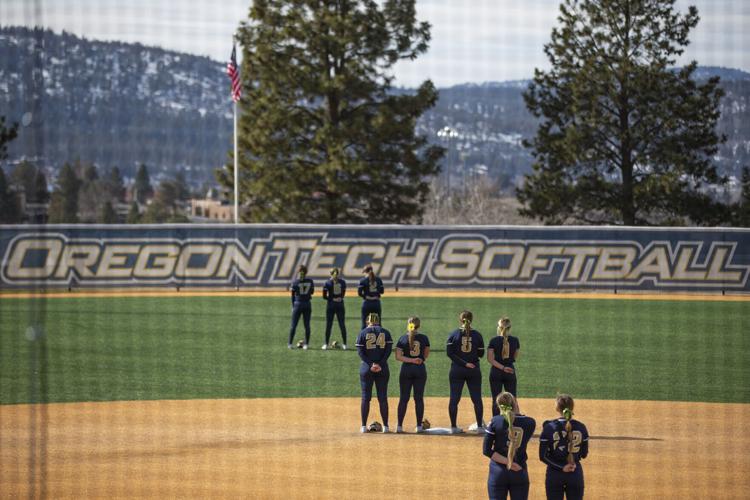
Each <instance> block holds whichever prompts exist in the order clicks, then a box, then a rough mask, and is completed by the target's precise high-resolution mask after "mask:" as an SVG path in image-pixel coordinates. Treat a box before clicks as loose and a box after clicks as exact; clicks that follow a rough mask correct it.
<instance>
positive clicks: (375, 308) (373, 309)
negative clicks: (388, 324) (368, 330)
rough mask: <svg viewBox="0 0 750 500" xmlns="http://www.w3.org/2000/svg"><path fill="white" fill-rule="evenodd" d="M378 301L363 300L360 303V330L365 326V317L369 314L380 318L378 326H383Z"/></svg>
mask: <svg viewBox="0 0 750 500" xmlns="http://www.w3.org/2000/svg"><path fill="white" fill-rule="evenodd" d="M380 309H381V308H380V301H379V300H363V301H362V330H364V329H365V327H366V326H367V315H368V314H370V313H377V314H378V317H379V318H380V324H381V325H382V324H383V315H382V313H381V310H380Z"/></svg>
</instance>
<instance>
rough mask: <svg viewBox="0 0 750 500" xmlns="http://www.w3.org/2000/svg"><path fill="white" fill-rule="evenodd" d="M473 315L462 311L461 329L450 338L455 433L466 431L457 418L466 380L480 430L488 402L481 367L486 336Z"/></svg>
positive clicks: (451, 410)
mask: <svg viewBox="0 0 750 500" xmlns="http://www.w3.org/2000/svg"><path fill="white" fill-rule="evenodd" d="M473 318H474V315H473V314H471V311H462V312H461V314H460V315H459V317H458V319H459V321H460V323H461V328H460V329H457V330H455V331H454V332H453V333H451V335H450V337H448V345H447V349H446V351H447V353H448V357H449V358H451V361H452V363H451V369H450V373H449V375H448V380H449V381H450V402H449V403H448V415H449V416H450V419H451V433H453V434H458V433H460V432H463V431H462V430H461V429H460V428H459V427H458V425H457V424H456V420H457V418H458V403H459V401H461V392H462V391H463V389H464V383H465V384H466V385H467V386H468V388H469V395H470V396H471V401H472V403H474V415H475V416H476V419H477V431H478V432H479V431H481V430H482V428H483V421H482V414H483V413H484V405H483V404H482V372H481V370H480V369H479V358H481V357H482V356H484V339H483V338H482V334H480V333H479V332H478V331H476V330H474V329H472V328H471V322H472V321H473Z"/></svg>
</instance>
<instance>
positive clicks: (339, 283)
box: [323, 267, 346, 350]
mask: <svg viewBox="0 0 750 500" xmlns="http://www.w3.org/2000/svg"><path fill="white" fill-rule="evenodd" d="M344 295H346V281H344V280H343V279H342V278H339V268H338V267H334V268H333V269H331V279H329V280H328V281H326V282H325V284H324V285H323V298H324V299H325V300H326V301H327V302H328V304H327V305H326V343H325V344H323V349H324V350H325V349H328V345H329V343H330V340H331V328H332V327H333V317H334V316H336V319H337V320H338V322H339V329H340V330H341V339H342V340H343V342H344V344H343V345H342V348H343V349H346V321H345V317H346V314H345V310H344Z"/></svg>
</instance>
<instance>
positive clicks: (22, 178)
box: [10, 160, 38, 203]
mask: <svg viewBox="0 0 750 500" xmlns="http://www.w3.org/2000/svg"><path fill="white" fill-rule="evenodd" d="M37 173H38V172H37V168H36V167H35V166H34V165H32V164H31V163H29V162H28V161H26V160H23V161H22V162H20V163H19V164H18V165H16V168H14V169H13V172H12V173H11V174H10V178H11V181H12V182H13V183H14V184H16V185H17V186H19V187H20V188H21V189H22V190H23V194H24V196H26V202H27V203H34V202H35V201H36V190H37V189H36V188H37V186H36V176H37Z"/></svg>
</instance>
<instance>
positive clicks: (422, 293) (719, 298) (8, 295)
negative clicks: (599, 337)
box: [0, 288, 750, 302]
mask: <svg viewBox="0 0 750 500" xmlns="http://www.w3.org/2000/svg"><path fill="white" fill-rule="evenodd" d="M288 296H289V291H287V290H285V289H280V288H242V289H240V290H234V289H216V288H212V289H195V288H192V289H175V288H168V289H166V288H162V289H144V288H139V289H73V290H71V291H59V290H35V291H9V290H3V291H0V299H61V298H99V297H101V298H104V297H288ZM391 297H392V298H394V299H395V298H398V297H429V298H432V297H437V298H457V299H458V298H467V299H474V298H492V299H584V300H663V301H694V302H750V294H731V295H719V294H718V293H716V294H705V293H674V292H667V293H637V292H630V291H629V292H627V293H623V292H620V293H612V292H557V293H554V292H512V291H511V292H503V291H499V290H441V289H435V288H429V289H401V290H398V291H396V290H386V293H385V294H384V297H383V298H384V299H385V300H388V299H389V298H391ZM352 298H353V299H354V300H359V299H358V298H356V297H352Z"/></svg>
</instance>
